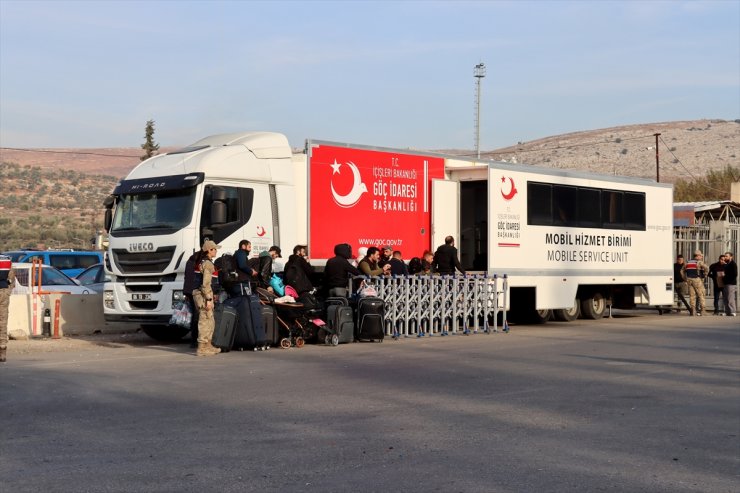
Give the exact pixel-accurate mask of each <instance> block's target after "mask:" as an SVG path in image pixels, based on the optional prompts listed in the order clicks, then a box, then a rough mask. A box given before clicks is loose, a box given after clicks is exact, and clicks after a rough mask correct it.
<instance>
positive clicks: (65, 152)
mask: <svg viewBox="0 0 740 493" xmlns="http://www.w3.org/2000/svg"><path fill="white" fill-rule="evenodd" d="M0 150H7V151H22V152H45V153H49V154H85V155H88V156H102V157H118V158H126V159H130V158H138V157H141V156H127V155H123V154H103V153H102V152H89V151H58V150H53V149H24V148H21V147H0Z"/></svg>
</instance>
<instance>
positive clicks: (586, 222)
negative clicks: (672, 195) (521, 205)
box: [527, 182, 646, 231]
mask: <svg viewBox="0 0 740 493" xmlns="http://www.w3.org/2000/svg"><path fill="white" fill-rule="evenodd" d="M645 218H646V214H645V194H644V193H639V192H625V191H622V190H607V189H602V188H592V187H576V186H570V185H559V184H554V183H537V182H527V224H530V225H533V226H564V227H574V226H579V227H582V228H602V229H629V230H635V231H640V230H642V231H644V230H645V221H646V219H645Z"/></svg>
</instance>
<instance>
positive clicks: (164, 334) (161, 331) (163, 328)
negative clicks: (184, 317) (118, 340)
mask: <svg viewBox="0 0 740 493" xmlns="http://www.w3.org/2000/svg"><path fill="white" fill-rule="evenodd" d="M141 330H143V331H144V333H145V334H146V335H148V336H149V337H151V338H152V339H154V340H155V341H160V342H178V341H180V340H181V339H182V338H183V337H185V334H187V333H188V332H190V329H186V328H184V327H180V326H179V325H142V326H141Z"/></svg>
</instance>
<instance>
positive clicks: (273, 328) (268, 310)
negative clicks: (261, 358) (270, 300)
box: [261, 305, 280, 346]
mask: <svg viewBox="0 0 740 493" xmlns="http://www.w3.org/2000/svg"><path fill="white" fill-rule="evenodd" d="M261 311H262V319H263V320H264V321H265V342H266V343H267V344H268V345H269V346H279V345H280V330H279V329H278V321H277V317H276V316H275V308H274V307H272V306H269V305H262V308H261Z"/></svg>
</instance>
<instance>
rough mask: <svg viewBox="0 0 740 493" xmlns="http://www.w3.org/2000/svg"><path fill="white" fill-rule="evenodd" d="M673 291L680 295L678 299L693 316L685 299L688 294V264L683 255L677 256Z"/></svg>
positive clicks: (678, 309) (674, 266) (674, 265)
mask: <svg viewBox="0 0 740 493" xmlns="http://www.w3.org/2000/svg"><path fill="white" fill-rule="evenodd" d="M673 290H674V291H675V292H676V294H677V295H678V299H679V300H681V301H682V302H683V304H684V306H685V307H686V311H687V312H689V315H691V313H692V311H691V307H690V306H689V302H688V301H686V298H685V297H684V294H685V292H686V263H685V262H684V259H683V255H678V256H676V263H675V264H673ZM676 311H677V312H680V311H681V309H680V308H677V309H676Z"/></svg>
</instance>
